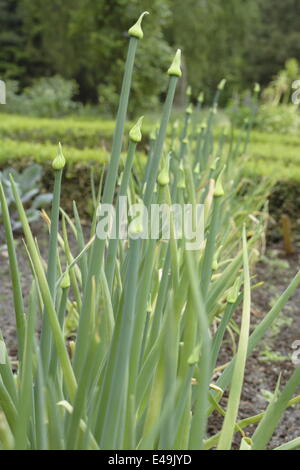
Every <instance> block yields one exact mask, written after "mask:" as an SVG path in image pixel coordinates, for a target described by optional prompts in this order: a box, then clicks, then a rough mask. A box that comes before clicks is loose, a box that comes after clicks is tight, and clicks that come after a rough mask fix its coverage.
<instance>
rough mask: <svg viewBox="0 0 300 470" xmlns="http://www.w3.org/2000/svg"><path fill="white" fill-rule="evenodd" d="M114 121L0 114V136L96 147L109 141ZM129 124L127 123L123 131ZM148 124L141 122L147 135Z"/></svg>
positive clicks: (81, 146) (43, 142)
mask: <svg viewBox="0 0 300 470" xmlns="http://www.w3.org/2000/svg"><path fill="white" fill-rule="evenodd" d="M114 126H115V123H114V121H112V120H107V119H101V120H100V119H99V120H98V119H97V118H94V119H93V120H92V121H89V120H77V119H75V118H65V119H46V118H32V117H27V116H15V115H11V114H0V138H2V139H13V140H19V141H30V142H38V143H41V144H45V143H46V144H48V143H52V144H57V143H58V142H59V141H60V142H61V143H62V144H63V145H69V146H71V147H76V148H79V149H84V148H86V147H89V148H99V147H101V146H106V147H107V146H108V147H109V144H110V142H111V139H112V136H113V132H114ZM130 126H131V124H130V123H129V124H127V128H126V131H128V130H129V129H130ZM151 128H152V126H151V125H149V124H148V125H147V123H146V124H145V125H144V126H143V134H144V136H147V133H149V132H150V130H151Z"/></svg>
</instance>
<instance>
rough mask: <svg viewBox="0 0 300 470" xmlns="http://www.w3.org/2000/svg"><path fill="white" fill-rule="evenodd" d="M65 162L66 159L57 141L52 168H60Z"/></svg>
mask: <svg viewBox="0 0 300 470" xmlns="http://www.w3.org/2000/svg"><path fill="white" fill-rule="evenodd" d="M65 164H66V160H65V157H64V154H63V151H62V146H61V143H60V142H59V143H58V153H57V155H56V157H55V158H54V160H53V162H52V168H53V169H54V170H62V169H63V168H64V166H65Z"/></svg>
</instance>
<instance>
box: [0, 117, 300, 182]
mask: <svg viewBox="0 0 300 470" xmlns="http://www.w3.org/2000/svg"><path fill="white" fill-rule="evenodd" d="M128 126H130V124H129V125H128ZM151 129H153V123H151V121H149V122H145V123H144V125H143V136H144V139H143V141H144V142H147V138H148V135H149V133H150V131H151ZM127 131H128V128H127ZM113 132H114V121H112V120H107V119H106V120H105V119H102V120H97V118H94V119H93V120H77V119H76V118H66V119H61V120H60V119H45V118H42V119H40V118H39V119H36V118H31V117H24V116H14V115H8V114H0V165H2V166H4V165H6V164H8V162H11V161H16V160H23V159H24V160H25V159H28V160H32V161H38V162H45V161H49V160H52V159H53V158H54V156H55V154H56V149H57V143H58V142H59V141H61V142H62V144H63V148H64V151H65V153H66V156H67V159H68V161H69V162H71V163H73V162H76V163H80V162H90V161H95V162H100V163H103V162H104V161H105V160H106V159H107V158H109V151H110V142H111V140H112V136H113ZM141 149H142V147H141ZM248 153H249V159H248V162H247V165H246V167H245V173H246V174H247V175H249V176H251V175H262V176H269V177H272V178H273V179H274V180H275V181H280V180H292V181H300V137H298V136H291V135H279V134H266V133H260V132H256V131H255V132H253V133H252V134H251V144H250V146H249V151H248Z"/></svg>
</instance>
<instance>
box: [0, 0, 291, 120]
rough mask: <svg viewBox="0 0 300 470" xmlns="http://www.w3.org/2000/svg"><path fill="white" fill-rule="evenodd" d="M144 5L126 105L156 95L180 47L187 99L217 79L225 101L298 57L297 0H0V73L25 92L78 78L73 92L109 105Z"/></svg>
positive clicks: (153, 100)
mask: <svg viewBox="0 0 300 470" xmlns="http://www.w3.org/2000/svg"><path fill="white" fill-rule="evenodd" d="M145 9H147V10H149V11H151V15H150V16H149V17H148V18H147V20H146V21H145V24H144V30H145V38H144V41H143V44H142V45H141V48H140V49H139V52H138V55H139V57H138V61H137V64H139V65H138V66H137V68H138V70H137V73H136V74H135V77H134V82H133V91H132V97H133V99H132V101H131V103H132V105H131V108H130V112H135V111H136V112H138V111H140V110H142V108H143V109H144V108H153V107H154V106H155V105H156V104H157V99H158V98H157V97H161V98H163V96H162V95H161V93H162V90H164V80H165V74H163V73H160V72H161V71H162V70H165V69H166V67H167V64H168V61H169V57H170V54H171V48H172V49H174V48H175V47H177V46H180V47H182V49H183V52H184V58H185V78H184V80H183V82H182V89H183V88H184V84H185V83H187V82H189V83H190V84H191V85H192V87H193V95H194V97H196V96H197V94H198V92H199V91H200V90H203V91H204V92H205V94H206V97H207V99H209V98H211V96H209V95H210V94H211V93H212V90H214V88H215V85H216V84H217V83H218V82H219V81H220V80H221V79H222V78H223V77H226V78H227V79H228V80H229V83H230V86H229V87H228V88H227V92H226V93H227V96H226V93H225V100H226V99H228V98H229V97H230V96H231V95H232V94H233V92H238V91H240V90H244V89H246V88H252V85H253V83H254V82H255V81H256V82H259V83H261V84H262V85H263V86H264V85H267V84H268V83H269V82H270V81H271V80H272V79H273V77H274V76H275V75H276V74H277V73H278V72H279V70H281V69H282V68H283V67H284V65H285V63H286V61H287V60H288V59H289V58H291V57H294V58H296V59H298V60H299V59H300V32H299V28H298V18H299V14H300V4H299V2H298V1H297V0H285V2H278V0H226V2H224V1H223V0H213V1H212V0H185V1H184V2H182V1H181V0H151V1H150V0H130V1H129V2H128V1H126V0H114V1H111V0H110V1H108V0H98V1H97V2H95V1H93V0H65V1H64V2H61V1H60V0H0V76H1V77H2V78H5V79H8V78H10V79H14V80H17V81H18V82H19V85H20V89H21V90H22V89H24V88H26V87H28V86H32V83H33V81H34V80H35V79H37V78H40V77H51V76H54V75H60V76H61V77H63V78H65V79H73V80H75V81H76V82H77V83H78V85H79V86H78V89H77V90H76V91H75V99H76V100H78V101H81V102H83V103H92V104H98V103H100V105H101V110H102V111H107V112H112V111H115V106H116V103H117V95H118V93H119V90H120V78H119V77H120V74H119V73H118V72H119V70H120V69H121V68H122V67H123V65H124V60H125V58H124V54H123V50H124V47H125V44H126V38H127V30H128V26H129V25H131V24H132V23H133V21H134V19H136V18H137V16H138V14H139V13H140V12H141V11H142V10H145ZM53 25H55V27H53ZM150 33H151V34H150ZM182 94H183V90H182V91H181V95H182ZM177 99H179V100H180V96H179V97H177ZM182 101H183V97H182V96H181V102H182Z"/></svg>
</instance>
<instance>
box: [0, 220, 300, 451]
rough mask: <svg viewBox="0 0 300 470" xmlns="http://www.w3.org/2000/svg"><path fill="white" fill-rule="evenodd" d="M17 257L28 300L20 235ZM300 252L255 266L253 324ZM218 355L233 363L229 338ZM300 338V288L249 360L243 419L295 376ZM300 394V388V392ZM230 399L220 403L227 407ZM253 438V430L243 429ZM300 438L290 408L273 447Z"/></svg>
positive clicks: (1, 267)
mask: <svg viewBox="0 0 300 470" xmlns="http://www.w3.org/2000/svg"><path fill="white" fill-rule="evenodd" d="M34 229H35V232H36V234H37V237H38V241H39V245H40V249H41V252H42V254H43V256H46V254H47V250H46V244H47V233H46V228H45V227H41V226H40V225H37V226H36V227H34ZM3 244H4V238H3V233H1V234H0V329H1V330H2V334H3V336H4V338H5V341H6V344H7V347H8V349H9V353H10V355H11V357H12V358H13V359H15V358H16V354H17V350H16V337H15V321H14V308H13V298H12V288H11V283H10V278H9V263H8V255H7V251H6V248H5V246H4V245H3ZM17 256H18V262H19V266H20V268H21V272H22V277H21V283H22V289H23V292H24V295H25V297H26V296H27V294H28V289H29V286H30V284H31V272H30V268H29V264H28V259H27V255H26V251H25V248H24V245H23V242H22V238H21V237H17ZM299 263H300V251H296V252H295V253H294V254H293V255H291V256H289V257H287V256H285V255H284V253H283V250H282V248H281V246H280V245H279V244H277V245H272V246H269V247H268V248H267V251H266V254H265V256H264V257H263V258H262V260H261V261H260V262H259V263H258V264H257V266H256V278H255V282H259V281H262V282H263V283H264V285H263V286H262V287H260V288H257V289H255V290H253V292H252V308H251V310H252V324H255V323H257V322H259V321H260V320H261V318H263V317H264V315H265V314H266V313H267V312H268V311H269V309H270V308H271V306H272V303H273V302H274V300H275V299H276V298H277V297H278V296H279V295H280V294H281V293H282V292H283V291H284V289H285V288H286V287H287V286H288V284H289V281H290V280H291V279H292V278H293V276H294V275H295V274H296V272H297V271H298V270H299ZM226 339H227V341H226V343H225V344H224V346H223V349H222V351H221V355H220V363H219V364H220V365H221V364H224V363H226V362H227V361H228V360H230V358H231V356H232V344H231V339H230V337H229V335H228V337H226ZM295 340H300V288H298V289H297V290H296V292H295V293H294V295H293V296H292V297H291V299H290V300H289V302H288V303H287V305H286V306H285V308H284V310H283V312H282V313H281V315H280V318H279V319H278V321H277V323H276V325H275V327H274V328H273V329H272V330H271V331H269V333H268V335H267V337H266V338H265V339H264V341H263V343H262V344H261V345H260V347H259V348H258V349H256V350H255V351H254V352H253V354H252V355H251V357H250V358H249V359H248V361H247V368H246V374H245V381H244V386H243V394H242V400H241V407H240V410H239V419H243V418H246V417H249V416H252V415H255V414H257V413H259V412H261V411H263V410H264V409H265V408H266V406H267V404H268V401H267V398H268V396H269V395H270V392H273V391H274V389H275V386H276V382H277V379H278V376H279V374H280V373H281V384H282V385H283V384H284V383H285V382H286V381H287V379H288V378H289V377H290V375H291V373H292V372H293V370H294V368H295V365H294V364H293V362H292V359H291V355H292V353H293V349H292V344H293V342H294V341H295ZM298 393H300V390H299V391H298ZM226 400H227V398H226V396H225V397H224V398H223V399H222V402H221V404H222V405H223V406H226ZM221 425H222V419H221V418H220V416H219V415H217V414H213V415H212V417H211V418H210V420H209V434H211V435H212V434H215V432H217V431H218V430H220V427H221ZM245 431H246V433H248V434H249V435H251V434H252V433H253V428H252V429H251V428H248V429H246V430H245ZM299 435H300V407H297V406H294V407H291V408H289V409H288V410H287V411H286V413H285V415H284V417H283V419H282V421H281V423H280V424H279V426H278V428H277V430H276V432H275V433H274V435H273V438H272V441H271V442H270V444H269V448H271V449H272V448H274V447H276V446H278V445H280V444H282V443H284V442H287V441H289V440H291V439H294V438H296V437H299ZM239 439H240V438H239V437H238V436H236V440H235V447H237V448H238V445H239Z"/></svg>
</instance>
